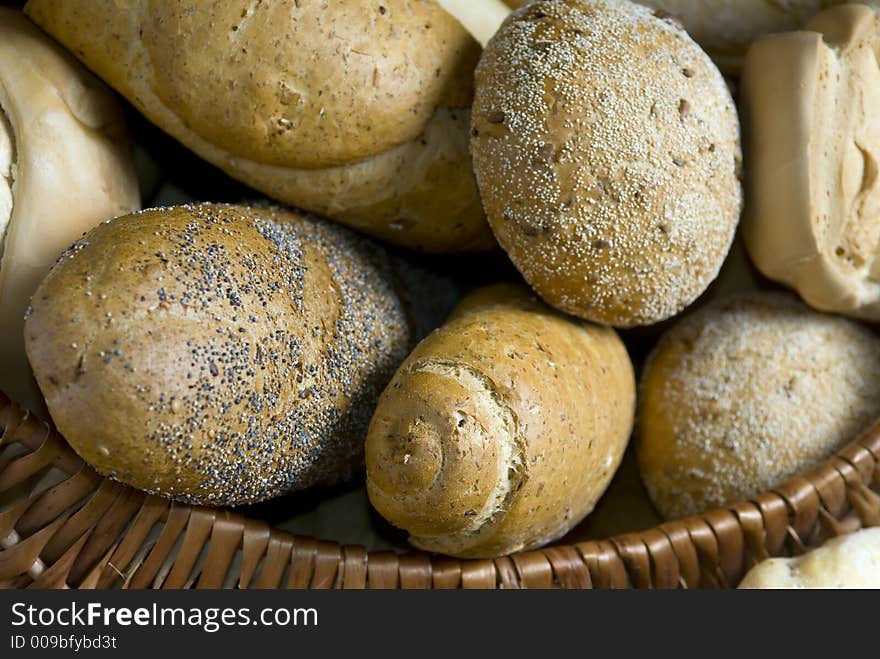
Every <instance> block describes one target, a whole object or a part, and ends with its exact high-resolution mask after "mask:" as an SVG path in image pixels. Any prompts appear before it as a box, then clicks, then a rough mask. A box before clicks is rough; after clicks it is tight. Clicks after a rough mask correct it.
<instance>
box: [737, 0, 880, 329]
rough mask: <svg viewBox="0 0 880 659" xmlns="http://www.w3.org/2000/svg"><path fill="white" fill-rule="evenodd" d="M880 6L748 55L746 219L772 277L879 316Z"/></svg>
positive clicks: (819, 303) (843, 307)
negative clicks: (749, 151) (748, 161)
mask: <svg viewBox="0 0 880 659" xmlns="http://www.w3.org/2000/svg"><path fill="white" fill-rule="evenodd" d="M878 52H880V11H878V10H876V9H872V8H869V7H867V6H864V5H847V6H843V7H837V8H834V9H829V10H827V11H825V12H823V13H821V14H820V15H818V16H817V17H816V18H815V19H814V20H813V21H812V22H811V23H810V24H809V25H808V26H807V28H806V31H802V32H791V33H787V34H779V35H774V36H771V37H767V38H765V39H762V40H760V41H758V42H757V43H755V44H754V46H752V48H751V49H750V50H749V53H748V56H747V58H746V63H745V68H744V70H743V80H742V91H743V99H744V104H745V106H746V108H747V115H748V122H749V125H750V129H749V145H750V149H751V160H750V162H751V166H750V172H749V176H748V186H747V188H748V206H747V208H748V210H747V213H746V215H745V218H744V221H743V229H744V235H745V238H746V244H747V246H748V249H749V253H750V255H751V257H752V259H753V260H754V262H755V264H756V265H757V267H758V268H759V269H760V270H761V271H762V272H763V273H764V274H765V275H767V276H768V277H770V278H771V279H774V280H776V281H779V282H782V283H784V284H787V285H789V286H791V287H792V288H794V289H795V290H797V292H798V293H799V294H800V295H801V297H803V298H804V300H805V301H806V302H807V303H808V304H810V305H811V306H813V307H815V308H817V309H820V310H823V311H834V312H838V313H844V314H847V315H851V316H855V317H859V318H866V319H870V320H880V258H878V252H880V182H878V162H880V115H878V113H877V108H878V107H880V69H878V66H877V61H878V60H877V53H878Z"/></svg>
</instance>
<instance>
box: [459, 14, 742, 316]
mask: <svg viewBox="0 0 880 659" xmlns="http://www.w3.org/2000/svg"><path fill="white" fill-rule="evenodd" d="M472 124H473V133H472V137H471V152H472V154H473V159H474V170H475V172H476V175H477V182H478V185H479V188H480V193H481V195H482V199H483V205H484V207H485V209H486V215H487V217H488V218H489V222H490V224H491V225H492V229H493V230H494V232H495V236H496V237H497V238H498V242H499V244H500V245H501V246H502V247H503V248H504V250H505V251H506V252H507V254H508V256H510V258H511V260H512V261H513V263H514V264H515V265H516V267H517V268H518V269H519V271H520V272H521V273H522V274H523V276H524V277H525V279H526V281H528V283H529V284H530V285H531V286H532V288H534V290H535V291H536V292H537V293H538V294H539V295H540V296H541V297H542V298H543V299H544V300H545V301H546V302H548V303H549V304H551V305H553V306H555V307H556V308H558V309H561V310H563V311H566V312H568V313H571V314H574V315H576V316H579V317H581V318H585V319H587V320H591V321H594V322H598V323H603V324H606V325H612V326H614V327H632V326H635V325H650V324H653V323H657V322H659V321H661V320H665V319H667V318H670V317H672V316H674V315H676V314H678V313H680V312H681V311H682V310H683V309H684V308H685V307H687V306H688V305H690V304H691V303H692V302H693V301H694V300H695V299H696V298H697V297H698V296H699V295H700V294H701V293H703V291H705V290H706V288H707V287H708V286H709V284H710V283H711V282H712V281H713V280H714V279H715V277H716V276H717V275H718V272H719V270H720V268H721V265H722V263H723V261H724V258H725V256H726V255H727V252H728V250H729V248H730V245H731V243H732V241H733V236H734V232H735V229H736V225H737V223H738V222H739V216H740V210H741V207H742V186H741V185H740V181H739V166H740V143H739V121H738V119H737V114H736V108H735V106H734V102H733V99H732V98H731V95H730V92H729V90H728V88H727V86H726V84H725V81H724V78H723V77H722V76H721V74H720V73H719V72H718V69H717V68H716V67H715V65H714V64H713V63H712V61H711V60H710V59H709V57H708V56H707V55H706V53H704V52H703V51H702V50H701V49H700V47H699V46H698V45H697V44H696V43H694V41H693V40H692V39H691V38H690V37H689V36H688V35H687V34H686V33H685V31H684V30H683V29H681V27H679V26H678V25H676V24H675V23H672V22H670V21H666V20H661V19H659V18H657V17H656V16H654V15H653V12H652V11H651V10H650V9H648V8H646V7H642V6H639V5H636V4H633V3H631V2H624V1H622V0H604V1H602V2H600V1H598V0H581V1H579V2H578V1H575V0H545V1H544V2H536V3H532V4H529V5H527V6H526V7H524V8H523V9H520V10H518V11H516V12H514V13H513V14H511V16H510V17H509V18H508V19H507V20H506V21H505V22H504V24H503V25H502V26H501V28H500V29H499V30H498V32H497V33H496V34H495V36H494V37H493V38H492V40H491V41H490V42H489V44H488V45H487V46H486V49H485V51H484V52H483V57H482V59H481V60H480V63H479V65H478V66H477V71H476V87H475V94H474V107H473V117H472Z"/></svg>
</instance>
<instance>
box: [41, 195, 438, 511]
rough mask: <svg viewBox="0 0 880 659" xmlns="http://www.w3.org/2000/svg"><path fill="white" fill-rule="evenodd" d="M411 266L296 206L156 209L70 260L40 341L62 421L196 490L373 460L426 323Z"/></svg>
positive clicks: (130, 477) (298, 479) (250, 492)
mask: <svg viewBox="0 0 880 659" xmlns="http://www.w3.org/2000/svg"><path fill="white" fill-rule="evenodd" d="M408 277H409V276H408V273H407V272H406V270H400V271H398V270H397V269H396V267H395V264H394V262H393V261H392V260H391V259H390V257H389V256H388V255H387V254H386V253H385V252H384V250H382V249H381V248H379V247H375V246H373V245H371V244H370V243H369V242H368V241H367V240H366V239H363V238H360V237H358V236H356V235H354V234H353V233H351V232H349V231H347V230H345V229H343V228H341V227H336V226H333V225H332V224H330V223H326V222H323V221H321V220H318V219H314V218H309V217H305V216H302V215H298V214H296V213H293V212H287V211H282V210H276V209H270V208H247V207H241V206H227V205H212V204H203V205H198V206H181V207H176V208H168V209H156V210H150V211H145V212H143V213H141V214H136V215H130V216H125V217H121V218H117V219H115V220H113V221H111V222H109V223H105V224H102V225H100V226H99V227H97V228H96V229H94V230H93V231H91V232H89V233H88V234H87V235H86V236H85V237H84V238H83V239H82V240H81V241H79V242H78V243H77V244H76V245H74V246H73V248H71V249H70V250H69V251H68V252H67V253H66V254H65V255H64V256H63V257H62V259H61V260H60V261H59V263H58V264H57V265H56V266H55V267H54V268H53V269H52V271H51V272H50V274H49V275H48V276H47V277H46V279H45V280H44V281H43V283H42V284H41V285H40V287H39V289H38V291H37V293H36V294H35V295H34V298H33V301H32V311H31V314H30V316H29V318H28V319H27V321H26V325H25V339H26V342H27V351H28V356H29V358H30V361H31V364H32V366H33V369H34V372H35V375H36V377H37V381H38V383H39V385H40V388H41V389H42V391H43V394H44V395H45V397H46V402H47V404H48V406H49V411H50V412H51V414H52V418H53V419H54V421H55V423H56V425H57V427H58V429H59V431H60V432H61V433H62V434H63V435H64V437H65V438H66V439H67V441H68V442H69V443H70V444H71V446H72V447H73V448H74V449H75V450H76V451H77V452H78V453H79V454H80V455H81V456H82V457H83V459H85V460H86V461H87V462H89V463H90V464H92V465H93V466H94V467H95V468H96V469H97V470H98V471H100V472H101V473H103V474H109V475H110V476H112V477H113V478H116V479H118V480H120V481H123V482H125V483H128V484H130V485H133V486H135V487H138V488H140V489H143V490H147V491H150V492H158V493H161V494H164V495H167V496H171V497H174V498H176V499H180V500H183V501H188V502H197V503H202V504H211V505H238V504H244V503H252V502H257V501H261V500H264V499H268V498H271V497H274V496H277V495H279V494H282V493H284V492H287V491H289V490H293V489H302V488H305V487H309V486H311V485H315V484H318V483H322V484H325V483H333V482H335V481H338V480H341V479H344V478H346V477H348V476H349V475H351V474H352V472H353V471H354V470H355V469H357V468H359V467H360V466H361V465H362V463H363V443H362V442H363V433H364V431H365V429H366V426H367V424H368V422H369V419H370V414H371V413H372V410H373V406H374V405H375V401H376V398H377V397H378V395H379V393H380V392H381V390H382V387H384V385H385V384H386V383H387V381H388V380H389V379H390V377H391V375H392V374H393V372H394V369H395V368H396V367H397V365H398V364H399V363H400V361H401V360H402V359H403V358H404V357H405V356H406V353H407V352H408V350H409V349H410V347H411V346H412V345H414V343H415V341H416V337H415V336H414V332H413V330H412V326H413V325H414V324H415V321H411V320H410V318H409V315H410V312H409V310H408V309H407V308H406V307H405V305H404V303H403V302H402V300H401V297H400V296H399V295H398V294H397V292H396V290H395V286H397V285H400V283H401V282H403V281H405V280H406V279H407V278H408ZM426 283H430V282H426ZM414 297H426V298H429V299H432V300H436V299H437V297H438V296H437V293H436V291H430V290H427V291H423V292H421V293H419V294H414Z"/></svg>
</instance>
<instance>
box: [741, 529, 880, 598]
mask: <svg viewBox="0 0 880 659" xmlns="http://www.w3.org/2000/svg"><path fill="white" fill-rule="evenodd" d="M739 587H740V588H764V589H780V588H825V589H828V588H838V589H839V588H880V528H871V529H863V530H861V531H857V532H856V533H852V534H850V535H844V536H840V537H838V538H833V539H831V540H829V541H828V542H826V543H825V544H824V545H822V546H821V547H819V548H818V549H814V550H813V551H811V552H808V553H806V554H804V555H803V556H798V557H795V558H771V559H768V560H766V561H763V562H762V563H759V564H758V565H756V566H755V567H753V568H752V569H751V570H750V571H749V573H748V574H747V575H746V576H745V578H744V579H743V580H742V582H741V583H740V585H739Z"/></svg>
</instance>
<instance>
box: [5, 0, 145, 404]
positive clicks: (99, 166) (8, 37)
mask: <svg viewBox="0 0 880 659" xmlns="http://www.w3.org/2000/svg"><path fill="white" fill-rule="evenodd" d="M139 205H140V199H139V195H138V187H137V180H136V177H135V173H134V168H133V165H132V161H131V157H130V153H129V147H128V143H127V141H126V138H125V128H124V125H123V121H122V115H121V113H120V111H119V108H118V107H117V106H116V104H115V101H114V99H113V98H112V97H111V95H110V93H109V92H108V91H107V90H106V89H105V88H104V87H103V85H102V84H101V83H100V82H99V81H98V80H96V79H95V78H93V77H92V75H91V74H89V73H88V72H86V71H85V70H84V69H83V68H82V67H81V66H80V65H79V64H78V63H77V62H76V61H75V60H73V59H72V58H71V57H70V56H68V55H67V54H66V53H64V52H63V51H62V50H61V49H60V48H58V47H57V46H56V45H55V44H54V43H53V42H52V41H51V40H50V39H49V38H48V37H46V36H45V35H44V34H42V33H41V32H40V31H39V30H38V29H36V28H35V27H34V26H33V24H31V22H30V21H28V20H27V18H25V17H24V15H22V14H21V13H20V12H18V11H15V10H13V9H8V8H3V7H0V389H2V390H3V391H4V392H5V393H6V394H8V395H9V396H10V397H11V398H13V399H14V400H16V401H18V402H19V403H21V404H22V405H24V406H25V407H26V408H28V409H30V410H32V411H34V412H37V413H45V408H44V404H43V400H42V397H41V396H40V393H39V391H38V390H37V388H36V386H35V385H34V382H33V378H32V376H31V371H30V368H29V367H28V362H27V357H26V356H25V351H24V340H23V338H22V336H23V326H24V314H25V311H26V310H27V307H28V302H29V300H30V297H31V295H32V294H33V292H34V291H35V290H36V289H37V285H38V284H39V283H40V280H41V279H42V278H43V276H45V274H46V273H47V272H48V271H49V268H50V267H51V265H52V263H54V262H55V260H56V259H57V258H58V256H59V255H60V254H61V252H62V251H64V250H65V249H66V248H67V247H69V246H70V244H71V243H72V242H73V241H74V240H76V239H77V238H79V237H80V236H81V235H82V234H83V232H85V231H87V230H88V229H90V228H92V227H93V226H95V225H96V224H97V223H98V222H100V221H102V220H106V219H108V218H110V217H114V216H115V215H120V214H122V213H128V212H130V211H132V210H135V209H137V208H138V207H139Z"/></svg>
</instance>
